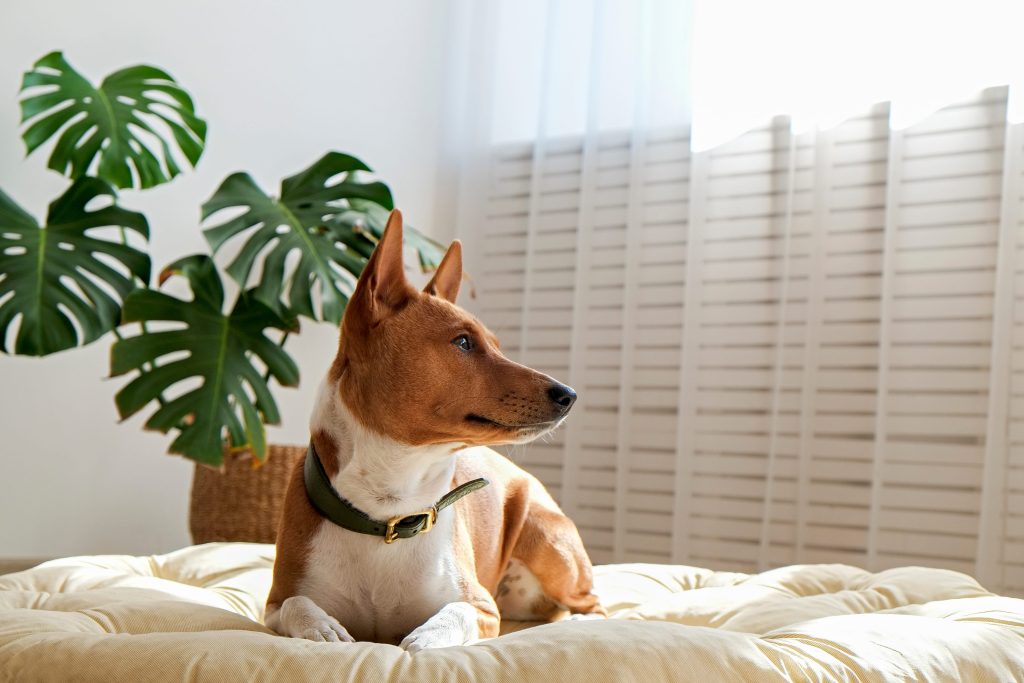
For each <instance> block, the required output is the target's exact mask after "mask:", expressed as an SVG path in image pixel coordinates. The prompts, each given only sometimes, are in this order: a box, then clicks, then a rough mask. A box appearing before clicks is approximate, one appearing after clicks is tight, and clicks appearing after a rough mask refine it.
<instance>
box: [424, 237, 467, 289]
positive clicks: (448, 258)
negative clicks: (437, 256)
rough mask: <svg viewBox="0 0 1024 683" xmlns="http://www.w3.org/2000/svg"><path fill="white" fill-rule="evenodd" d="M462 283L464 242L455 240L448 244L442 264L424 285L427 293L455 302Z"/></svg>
mask: <svg viewBox="0 0 1024 683" xmlns="http://www.w3.org/2000/svg"><path fill="white" fill-rule="evenodd" d="M461 284H462V242H459V241H458V240H455V241H454V242H452V243H451V244H450V245H449V246H448V251H446V252H445V253H444V258H443V259H441V265H439V266H438V267H437V270H436V271H435V272H434V277H432V278H430V282H428V283H427V286H426V287H424V289H423V291H424V292H426V293H427V294H433V295H434V296H439V297H441V298H442V299H447V300H448V301H451V302H452V303H455V299H457V298H458V296H459V285H461Z"/></svg>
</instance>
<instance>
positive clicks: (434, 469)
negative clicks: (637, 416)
mask: <svg viewBox="0 0 1024 683" xmlns="http://www.w3.org/2000/svg"><path fill="white" fill-rule="evenodd" d="M402 261H403V259H402V217H401V214H400V213H399V212H398V211H394V212H393V213H392V214H391V217H390V219H389V220H388V225H387V228H386V229H385V231H384V235H383V236H382V237H381V240H380V242H379V244H378V245H377V248H376V249H375V250H374V252H373V255H372V256H371V257H370V260H369V262H368V263H367V265H366V268H365V270H364V271H363V273H362V275H361V276H360V278H359V283H358V285H357V287H356V290H355V293H354V294H353V296H352V298H351V300H350V302H349V304H348V308H347V310H346V312H345V318H344V320H343V321H342V326H341V341H340V344H339V348H338V354H337V357H336V358H335V360H334V363H333V365H332V366H331V368H330V371H329V372H328V375H327V377H326V379H325V380H324V382H323V384H322V385H321V387H320V390H319V395H318V397H317V404H316V406H315V408H314V411H313V416H312V418H311V421H310V431H311V440H312V444H313V446H314V447H315V450H316V453H317V454H318V455H319V457H320V460H321V462H322V464H323V469H324V471H325V472H326V474H327V477H328V478H329V479H330V482H331V484H332V485H333V487H334V489H335V490H336V491H337V493H338V494H340V496H341V497H343V498H344V499H346V500H347V501H348V502H349V503H350V504H351V505H352V506H354V507H355V508H357V509H358V510H361V511H362V512H364V513H365V514H366V515H368V516H369V517H371V518H373V519H375V520H388V519H389V518H394V517H397V516H402V515H409V514H412V513H414V512H416V511H421V510H424V509H428V508H430V507H431V506H433V505H434V504H435V503H436V502H437V501H438V500H439V499H440V498H441V497H442V496H443V495H445V494H446V493H448V492H449V491H450V490H451V489H453V488H455V487H456V486H457V485H459V484H462V483H464V482H467V481H470V480H472V479H476V478H478V477H484V478H486V479H487V480H488V481H489V482H490V485H489V486H486V487H484V488H483V489H481V490H479V491H476V492H474V493H471V494H469V495H468V496H466V497H465V498H462V499H461V500H460V501H458V502H457V503H455V504H454V505H453V506H452V507H450V508H447V509H444V510H441V511H440V512H439V513H438V514H437V515H436V522H435V523H434V525H433V528H432V529H430V530H429V533H421V534H419V535H416V536H413V537H411V538H404V539H398V540H395V541H394V542H393V543H385V540H384V539H383V538H382V537H380V536H372V535H366V534H362V533H356V532H354V531H349V530H348V529H345V528H342V527H341V526H338V525H336V524H334V523H332V522H331V521H329V520H327V519H325V518H324V517H322V516H321V515H320V514H319V513H318V512H317V510H316V508H314V507H313V505H312V504H311V503H310V500H309V498H308V496H307V493H306V488H305V484H304V479H303V467H302V464H301V463H299V465H298V466H297V467H296V468H295V471H294V472H293V474H292V477H291V480H290V483H289V486H288V492H287V496H286V499H285V505H284V514H283V516H282V519H281V525H280V527H279V532H278V538H277V561H276V563H275V564H274V582H273V586H272V588H271V591H270V595H269V597H268V599H267V611H266V624H267V626H268V627H270V628H271V629H273V630H275V631H277V632H278V633H280V634H282V635H286V636H292V637H297V638H307V639H309V640H315V641H329V642H351V641H354V640H369V641H377V642H383V643H393V644H401V646H402V647H403V648H405V649H407V650H409V651H413V652H415V651H417V650H421V649H424V648H431V647H446V646H451V645H461V644H464V643H468V642H470V641H473V640H476V639H478V638H488V637H492V636H496V635H498V626H499V621H500V618H501V617H505V618H508V619H517V620H544V621H552V620H556V619H559V618H561V617H563V616H565V613H566V612H570V613H572V614H580V615H593V616H599V615H603V614H604V613H605V612H604V609H603V608H602V607H601V606H600V604H599V602H598V599H597V597H596V596H595V595H594V593H593V592H592V590H591V588H592V572H591V564H590V559H589V558H588V557H587V553H586V551H585V550H584V548H583V544H582V542H581V540H580V536H579V533H578V531H577V530H576V526H575V525H574V524H573V523H572V522H571V521H570V520H569V519H568V518H567V517H566V516H565V515H564V514H563V513H562V511H561V510H560V509H559V508H558V505H556V504H555V502H554V500H552V498H551V496H550V495H549V494H548V492H547V491H546V490H545V489H544V487H543V486H542V485H541V484H540V482H538V481H537V479H535V478H534V477H533V476H531V475H530V474H528V473H527V472H525V471H523V470H522V469H520V468H519V467H517V466H515V465H514V464H512V463H511V462H510V461H509V460H507V459H506V458H504V457H503V456H501V455H499V454H498V453H496V452H494V451H493V450H491V449H489V448H487V447H486V446H488V445H495V444H508V443H523V442H526V441H530V440H532V439H534V438H536V437H537V436H539V435H541V434H544V433H546V432H548V431H551V430H552V429H554V428H556V427H557V426H558V425H559V424H560V423H561V422H562V420H563V419H565V416H566V414H567V413H568V412H569V409H570V408H571V407H572V404H573V402H574V401H575V399H576V394H575V393H574V392H573V391H572V389H570V388H569V387H567V386H564V385H562V384H560V383H558V382H556V381H555V380H553V379H552V378H551V377H548V376H547V375H544V374H542V373H540V372H537V371H535V370H531V369H529V368H527V367H524V366H522V365H519V364H517V363H514V362H512V361H510V360H509V359H507V358H505V357H504V356H503V355H502V354H501V351H500V350H499V348H498V340H497V339H496V338H495V336H494V335H493V334H492V333H491V332H490V331H489V330H487V328H485V327H484V326H483V325H482V324H481V323H480V322H479V321H478V320H477V319H476V318H474V317H473V316H472V315H470V314H469V313H467V312H466V311H464V310H463V309H461V308H459V307H458V306H456V305H455V298H456V296H457V295H458V292H459V285H460V283H461V280H462V251H461V246H460V244H459V242H458V241H455V242H453V243H452V244H451V246H450V247H449V248H448V252H447V253H446V254H445V257H444V259H443V260H442V262H441V265H440V266H439V267H438V270H437V272H436V273H435V274H434V276H433V279H432V280H431V281H430V283H429V284H428V285H427V287H426V289H425V290H424V291H422V292H419V291H417V290H416V289H415V288H414V287H413V286H412V285H410V284H409V282H408V281H407V280H406V278H405V274H404V270H403V263H402Z"/></svg>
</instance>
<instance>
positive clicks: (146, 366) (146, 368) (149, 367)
mask: <svg viewBox="0 0 1024 683" xmlns="http://www.w3.org/2000/svg"><path fill="white" fill-rule="evenodd" d="M117 229H118V230H119V231H120V232H121V244H123V245H124V246H126V247H127V246H128V231H127V230H125V229H124V226H123V225H119V226H117ZM135 279H138V278H135ZM142 286H143V287H148V286H149V283H148V282H143V283H142ZM139 325H141V326H142V334H149V328H148V327H147V326H146V321H145V320H143V321H141V322H140V323H139ZM114 336H115V337H117V338H118V340H124V336H123V335H122V334H121V330H119V329H117V326H116V325H115V326H114ZM154 369H156V361H153V362H152V363H143V364H142V367H141V368H140V372H152V371H153V370H154ZM156 402H157V403H159V404H160V406H161V407H163V406H165V405H167V399H165V398H164V393H163V392H162V391H161V392H160V393H159V394H157V395H156Z"/></svg>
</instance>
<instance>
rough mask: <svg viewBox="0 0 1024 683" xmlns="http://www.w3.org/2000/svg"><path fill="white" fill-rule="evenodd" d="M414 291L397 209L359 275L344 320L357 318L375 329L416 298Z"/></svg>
mask: <svg viewBox="0 0 1024 683" xmlns="http://www.w3.org/2000/svg"><path fill="white" fill-rule="evenodd" d="M415 294H416V290H415V288H414V287H413V286H412V285H411V284H409V281H408V280H406V279H405V264H404V260H403V258H402V213H401V212H400V211H399V210H398V209H395V210H394V211H392V212H391V215H390V216H389V217H388V224H387V226H386V227H385V228H384V234H383V235H381V237H380V241H379V242H377V247H376V248H375V249H374V250H373V254H371V255H370V260H369V261H367V263H366V267H365V268H363V272H362V273H361V274H360V275H359V282H358V283H357V284H356V291H355V293H354V294H353V295H352V298H351V299H350V300H349V302H348V310H347V311H346V314H345V319H346V320H348V319H349V318H350V317H351V316H356V317H358V318H359V319H360V320H361V321H362V322H365V323H367V324H369V325H370V326H374V325H376V324H377V323H379V322H380V321H381V320H383V319H384V318H387V317H388V316H389V315H391V314H392V313H395V312H397V311H399V310H401V309H402V308H403V307H404V306H405V305H406V304H407V303H409V300H410V299H411V298H412V297H413V296H415Z"/></svg>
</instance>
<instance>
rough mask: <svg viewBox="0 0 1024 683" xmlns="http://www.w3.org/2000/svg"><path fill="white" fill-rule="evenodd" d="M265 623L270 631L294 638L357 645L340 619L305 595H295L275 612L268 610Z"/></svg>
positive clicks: (269, 608)
mask: <svg viewBox="0 0 1024 683" xmlns="http://www.w3.org/2000/svg"><path fill="white" fill-rule="evenodd" d="M265 623H266V624H267V628H269V629H271V630H273V631H277V632H278V633H280V634H281V635H282V636H289V637H291V638H305V639H306V640H315V641H317V642H321V643H352V642H355V638H353V637H352V636H350V635H349V633H348V631H347V630H345V627H344V626H342V625H341V624H340V623H338V620H337V619H335V618H334V617H332V616H331V615H330V614H328V613H327V612H325V611H323V609H321V607H320V606H319V605H317V604H316V603H315V602H313V601H312V600H310V599H309V598H307V597H306V596H305V595H293V596H292V597H290V598H288V599H287V600H285V601H284V602H283V603H281V606H280V607H279V608H278V609H276V610H272V608H271V607H268V609H267V616H266V619H265Z"/></svg>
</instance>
